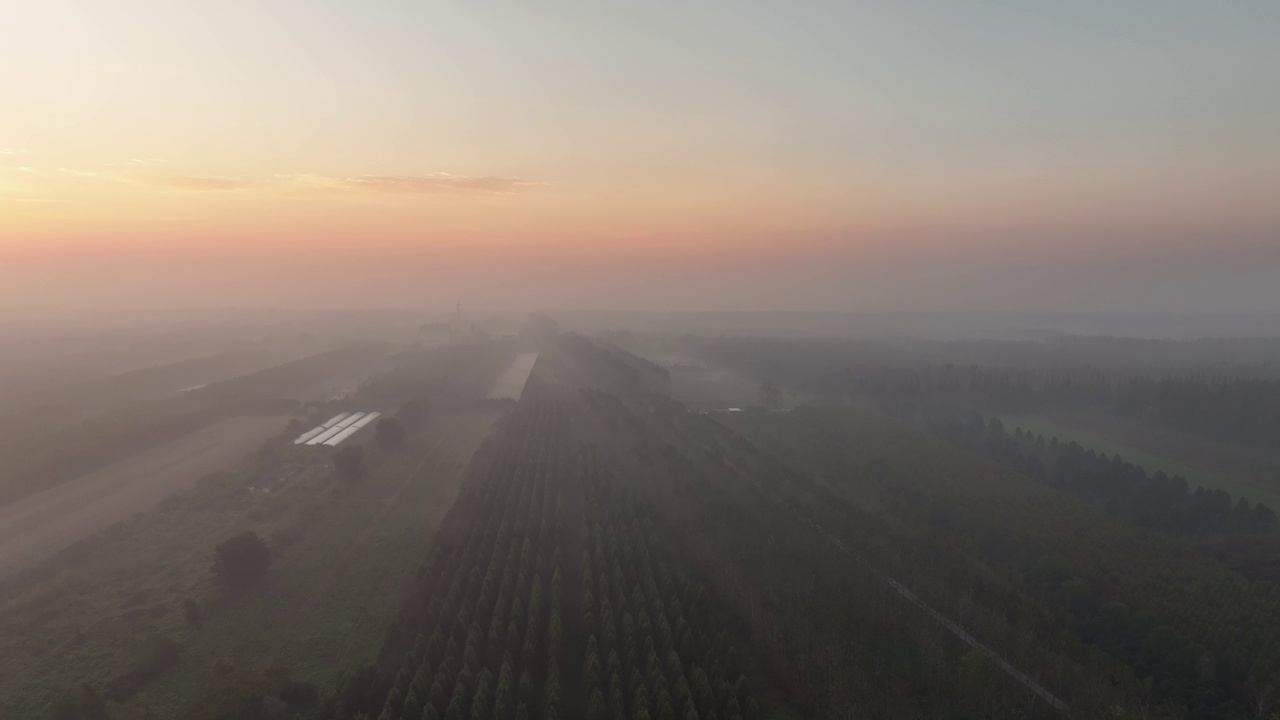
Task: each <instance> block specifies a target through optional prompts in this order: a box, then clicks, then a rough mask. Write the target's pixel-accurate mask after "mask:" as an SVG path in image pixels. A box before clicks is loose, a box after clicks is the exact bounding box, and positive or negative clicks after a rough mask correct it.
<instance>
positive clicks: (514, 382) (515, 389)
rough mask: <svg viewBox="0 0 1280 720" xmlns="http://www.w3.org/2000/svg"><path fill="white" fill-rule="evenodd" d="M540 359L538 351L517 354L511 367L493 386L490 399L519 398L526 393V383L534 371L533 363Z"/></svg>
mask: <svg viewBox="0 0 1280 720" xmlns="http://www.w3.org/2000/svg"><path fill="white" fill-rule="evenodd" d="M537 361H538V353H536V352H525V353H520V354H519V355H517V356H516V359H515V360H512V361H511V367H509V368H507V371H506V372H504V373H502V377H500V378H498V380H497V382H495V383H494V384H493V388H492V389H491V390H489V399H490V400H519V399H520V396H521V395H522V394H524V386H525V383H526V382H528V380H529V374H530V373H532V372H533V365H534V363H536V362H537Z"/></svg>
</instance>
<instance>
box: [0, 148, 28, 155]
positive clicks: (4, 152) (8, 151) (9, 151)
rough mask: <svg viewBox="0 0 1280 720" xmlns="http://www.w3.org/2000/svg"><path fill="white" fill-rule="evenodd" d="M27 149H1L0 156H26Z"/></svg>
mask: <svg viewBox="0 0 1280 720" xmlns="http://www.w3.org/2000/svg"><path fill="white" fill-rule="evenodd" d="M26 153H27V149H26V148H0V155H25V154H26Z"/></svg>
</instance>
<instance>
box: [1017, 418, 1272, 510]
mask: <svg viewBox="0 0 1280 720" xmlns="http://www.w3.org/2000/svg"><path fill="white" fill-rule="evenodd" d="M998 417H1000V420H1001V421H1002V422H1003V423H1004V426H1005V430H1006V431H1007V432H1010V433H1012V432H1013V431H1014V430H1015V429H1016V428H1019V427H1020V428H1022V430H1023V432H1031V433H1034V434H1036V435H1043V436H1044V438H1045V440H1046V441H1048V440H1049V439H1050V438H1053V437H1057V438H1058V442H1061V443H1067V442H1071V441H1073V440H1074V441H1075V442H1076V443H1078V444H1079V445H1081V446H1083V447H1085V448H1088V449H1091V450H1093V451H1095V452H1098V453H1102V454H1105V455H1108V456H1111V455H1117V454H1118V455H1120V457H1122V458H1124V459H1125V460H1126V461H1128V462H1131V463H1133V464H1135V465H1141V466H1142V467H1143V468H1145V469H1146V470H1147V472H1149V473H1153V472H1155V471H1157V470H1160V471H1163V472H1164V474H1165V475H1168V476H1169V477H1173V476H1174V475H1181V476H1182V477H1183V478H1185V479H1186V481H1187V484H1188V485H1189V486H1191V487H1196V486H1200V487H1204V488H1208V489H1211V490H1224V491H1226V492H1227V493H1228V494H1230V495H1231V497H1232V499H1235V498H1239V497H1244V498H1247V499H1248V500H1249V501H1250V502H1262V503H1266V504H1267V505H1270V506H1271V507H1272V508H1280V492H1278V491H1277V489H1276V488H1274V487H1268V485H1269V483H1265V481H1264V479H1263V478H1260V477H1257V476H1258V475H1260V474H1262V473H1263V472H1265V470H1261V471H1259V470H1254V471H1253V472H1250V470H1251V469H1253V468H1255V467H1256V466H1258V465H1262V464H1265V460H1262V459H1254V460H1253V461H1252V464H1251V465H1247V466H1246V465H1241V464H1239V463H1238V462H1224V461H1222V460H1221V459H1220V458H1221V457H1222V456H1223V455H1225V454H1226V452H1225V451H1224V450H1223V449H1222V448H1218V447H1214V446H1213V444H1212V443H1209V442H1207V441H1202V440H1195V439H1188V438H1182V437H1172V433H1163V432H1162V431H1160V430H1158V429H1153V428H1146V427H1139V426H1134V425H1131V424H1128V423H1122V422H1118V421H1114V420H1106V419H1099V418H1082V417H1060V416H1053V415H1047V414H1033V415H999V416H998ZM1156 448H1158V450H1157V449H1156ZM1234 457H1238V455H1236V456H1234Z"/></svg>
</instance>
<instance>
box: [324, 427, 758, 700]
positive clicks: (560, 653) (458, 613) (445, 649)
mask: <svg viewBox="0 0 1280 720" xmlns="http://www.w3.org/2000/svg"><path fill="white" fill-rule="evenodd" d="M571 410H572V406H570V405H566V404H559V403H550V402H533V403H523V404H521V405H519V406H518V407H517V408H516V409H515V410H514V411H513V412H512V414H511V415H510V416H509V417H508V418H506V419H505V420H504V422H503V424H502V426H501V428H500V429H499V430H498V431H497V433H496V434H495V436H494V437H493V438H492V440H491V442H487V443H486V444H485V446H484V447H483V448H482V450H481V451H480V453H478V455H479V456H480V457H479V458H478V461H477V462H475V463H474V464H473V474H472V477H471V478H470V479H469V481H468V484H467V486H466V487H464V488H463V491H462V492H461V494H460V496H459V498H458V500H457V502H456V504H455V506H454V507H453V508H452V509H451V510H450V513H449V516H448V517H447V518H446V520H445V525H444V528H443V529H442V532H441V535H440V537H439V538H438V539H437V542H436V544H435V546H434V547H433V549H432V550H431V552H430V555H429V557H428V559H427V561H426V562H425V563H424V564H423V567H422V572H421V582H422V587H423V588H424V589H423V591H422V592H420V593H418V594H416V595H414V596H413V598H412V599H411V601H410V602H409V604H408V605H407V606H406V608H405V609H404V611H403V612H402V621H401V622H399V623H398V624H397V625H395V626H393V628H392V631H391V632H390V633H389V639H388V646H387V647H396V643H395V642H394V641H395V640H397V639H400V640H401V642H400V643H399V646H401V647H403V648H405V649H404V650H403V651H401V653H399V654H393V655H391V656H390V660H389V662H386V663H384V664H383V666H380V667H379V668H377V669H372V668H369V669H364V670H361V671H359V672H357V673H355V674H353V675H352V676H351V677H350V678H348V679H347V680H346V682H345V684H344V685H343V687H342V688H341V690H340V692H339V693H337V696H336V697H335V698H333V699H332V701H331V706H330V707H329V708H328V712H327V715H326V716H325V717H330V718H340V719H342V720H355V719H356V718H368V719H370V720H372V719H373V718H376V719H377V720H561V718H566V717H581V716H583V715H585V717H587V718H591V719H592V720H604V719H606V718H608V719H609V720H614V719H617V720H699V719H700V718H702V719H706V718H719V719H723V720H742V719H743V718H747V719H748V720H756V718H757V717H758V713H757V712H756V705H755V701H754V700H753V699H752V698H751V697H750V693H749V692H748V688H747V682H746V680H745V679H744V678H743V677H742V668H741V667H740V666H739V663H738V660H737V658H736V653H735V650H734V648H733V644H732V643H731V642H730V640H729V638H728V635H727V633H726V632H725V631H724V630H718V631H717V630H716V629H715V625H716V620H715V618H714V613H713V610H712V607H711V601H710V599H709V598H708V596H707V594H706V591H705V590H704V589H703V588H702V586H701V584H700V583H699V582H697V581H696V580H695V579H693V578H691V577H688V576H687V575H686V574H685V572H684V571H683V569H681V568H680V567H679V566H678V565H677V564H676V563H675V561H674V558H673V557H672V556H671V555H670V554H669V552H668V551H667V550H666V549H665V548H664V546H663V544H662V541H661V539H660V537H659V535H658V532H657V529H656V528H655V526H654V524H653V523H652V521H651V520H650V519H649V518H648V516H647V515H646V512H645V510H644V509H643V508H642V506H641V503H640V502H639V501H638V500H637V499H636V498H635V497H634V496H633V495H632V494H631V493H630V492H629V491H628V490H627V489H626V488H625V487H624V486H623V485H622V484H621V483H620V482H619V481H617V480H616V479H614V478H612V477H611V476H610V475H609V473H608V472H607V471H606V470H605V468H604V467H603V464H604V463H603V460H602V457H601V455H600V453H599V452H598V451H597V450H596V449H595V448H594V447H592V446H586V447H584V448H581V449H577V450H575V449H574V448H573V446H572V444H571V441H570V434H569V426H570V424H571V423H570V420H569V417H570V415H571ZM566 505H569V506H570V507H572V508H573V517H568V516H567V515H568V513H567V511H566ZM571 549H572V552H573V553H575V554H577V553H579V552H580V553H581V563H582V564H581V572H580V573H578V572H577V568H576V567H575V568H572V570H573V572H572V573H570V572H569V571H570V570H571V569H570V568H566V563H567V561H568V558H569V557H570V555H569V552H570V550H571ZM567 577H572V579H573V587H567V586H566V578H567ZM579 582H580V584H579ZM567 594H568V595H567ZM566 605H568V606H569V607H573V608H575V609H577V611H578V612H577V616H576V617H569V616H566V614H565V607H566ZM406 633H407V634H406ZM404 638H408V639H409V640H404ZM410 640H411V641H410ZM386 653H387V650H386V649H385V648H384V655H385V654H386ZM567 693H569V694H567Z"/></svg>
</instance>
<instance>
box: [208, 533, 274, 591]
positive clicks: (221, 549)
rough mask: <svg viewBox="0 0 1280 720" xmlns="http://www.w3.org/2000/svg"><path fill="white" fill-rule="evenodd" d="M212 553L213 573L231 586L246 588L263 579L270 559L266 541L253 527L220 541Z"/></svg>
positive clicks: (224, 583)
mask: <svg viewBox="0 0 1280 720" xmlns="http://www.w3.org/2000/svg"><path fill="white" fill-rule="evenodd" d="M213 556H214V559H213V575H214V577H216V578H217V579H218V582H220V583H222V584H223V585H225V586H227V587H228V588H231V589H241V588H245V587H248V586H249V585H252V584H253V583H255V582H257V581H258V580H260V579H262V576H263V575H266V573H267V565H268V564H269V563H270V562H271V551H270V550H268V549H267V544H266V543H265V542H263V540H262V538H260V537H258V534H257V533H255V532H252V531H249V532H244V533H241V534H239V535H237V536H235V537H233V538H230V539H228V540H225V541H223V542H222V543H219V544H218V547H217V549H216V550H215V551H214V553H213Z"/></svg>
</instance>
